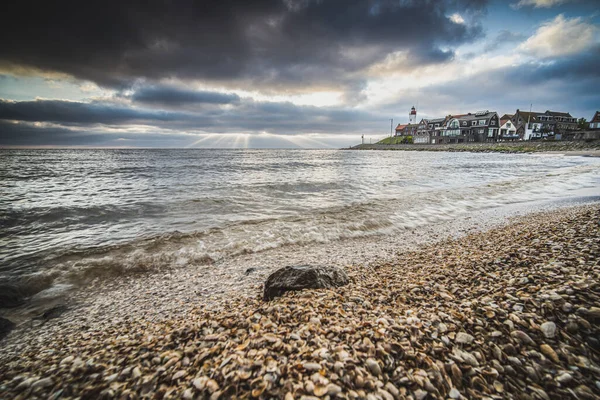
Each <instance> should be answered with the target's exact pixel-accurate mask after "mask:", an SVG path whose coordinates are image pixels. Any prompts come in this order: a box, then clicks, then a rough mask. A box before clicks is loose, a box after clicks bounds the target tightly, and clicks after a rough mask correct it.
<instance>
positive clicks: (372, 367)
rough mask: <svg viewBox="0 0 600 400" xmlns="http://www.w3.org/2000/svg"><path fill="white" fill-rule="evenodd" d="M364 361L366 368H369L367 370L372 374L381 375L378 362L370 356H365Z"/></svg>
mask: <svg viewBox="0 0 600 400" xmlns="http://www.w3.org/2000/svg"><path fill="white" fill-rule="evenodd" d="M365 363H366V365H367V368H368V369H369V371H371V373H372V374H373V375H375V376H379V375H381V367H380V366H379V363H378V362H377V361H375V360H373V359H372V358H367V361H366V362H365Z"/></svg>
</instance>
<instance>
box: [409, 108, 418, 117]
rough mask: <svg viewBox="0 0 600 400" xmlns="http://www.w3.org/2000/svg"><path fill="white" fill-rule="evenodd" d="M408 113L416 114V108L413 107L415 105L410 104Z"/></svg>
mask: <svg viewBox="0 0 600 400" xmlns="http://www.w3.org/2000/svg"><path fill="white" fill-rule="evenodd" d="M410 113H411V114H415V115H417V110H416V109H415V106H412V108H411V109H410Z"/></svg>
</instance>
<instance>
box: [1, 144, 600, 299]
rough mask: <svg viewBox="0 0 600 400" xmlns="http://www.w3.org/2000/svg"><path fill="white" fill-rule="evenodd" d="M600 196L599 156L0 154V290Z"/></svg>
mask: <svg viewBox="0 0 600 400" xmlns="http://www.w3.org/2000/svg"><path fill="white" fill-rule="evenodd" d="M582 195H585V196H600V158H591V157H569V156H562V155H530V154H495V153H447V152H404V151H344V150H199V149H189V150H182V149H178V150H79V149H78V150H1V151H0V283H3V284H10V285H16V286H18V287H20V288H24V290H26V292H27V293H26V294H28V295H31V294H34V293H36V292H39V291H41V290H44V289H48V288H51V287H56V286H57V285H58V286H60V285H79V284H82V283H85V282H87V281H89V280H91V279H94V278H102V277H104V276H119V275H120V274H126V273H128V272H146V271H148V272H150V271H153V270H160V269H162V268H173V267H182V268H185V266H186V265H189V264H206V265H212V264H214V263H217V262H218V261H219V260H223V259H225V258H230V257H235V256H237V255H240V254H248V253H255V252H260V251H263V250H266V249H272V248H278V247H285V246H287V245H290V244H311V243H329V242H331V243H334V242H336V241H339V240H343V239H346V238H358V237H365V236H377V235H381V236H384V235H402V232H403V231H405V230H406V229H411V228H414V227H420V226H424V225H428V224H429V225H432V224H436V223H439V222H441V221H447V220H450V219H453V218H458V217H464V216H465V215H468V214H469V213H472V212H475V211H480V210H485V209H493V208H499V207H505V206H508V205H511V204H516V203H531V202H536V201H544V200H549V199H550V200H552V199H556V200H559V199H569V198H575V197H577V196H582Z"/></svg>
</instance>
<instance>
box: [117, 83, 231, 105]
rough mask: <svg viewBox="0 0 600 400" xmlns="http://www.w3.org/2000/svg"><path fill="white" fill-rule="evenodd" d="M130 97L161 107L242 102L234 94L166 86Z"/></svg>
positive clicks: (156, 87)
mask: <svg viewBox="0 0 600 400" xmlns="http://www.w3.org/2000/svg"><path fill="white" fill-rule="evenodd" d="M128 97H129V98H130V99H131V100H132V101H134V102H139V103H149V104H159V105H182V104H231V103H237V102H239V101H240V97H239V96H238V95H237V94H234V93H218V92H208V91H194V90H185V89H177V88H173V87H164V86H146V87H142V88H140V89H138V90H136V91H135V92H134V93H133V94H132V95H131V96H128Z"/></svg>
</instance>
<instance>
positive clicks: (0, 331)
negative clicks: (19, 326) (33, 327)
mask: <svg viewBox="0 0 600 400" xmlns="http://www.w3.org/2000/svg"><path fill="white" fill-rule="evenodd" d="M14 327H15V324H13V323H12V322H11V321H9V320H7V319H6V318H2V317H0V340H2V339H3V338H4V336H6V335H8V333H9V332H10V331H12V330H13V328H14Z"/></svg>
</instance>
